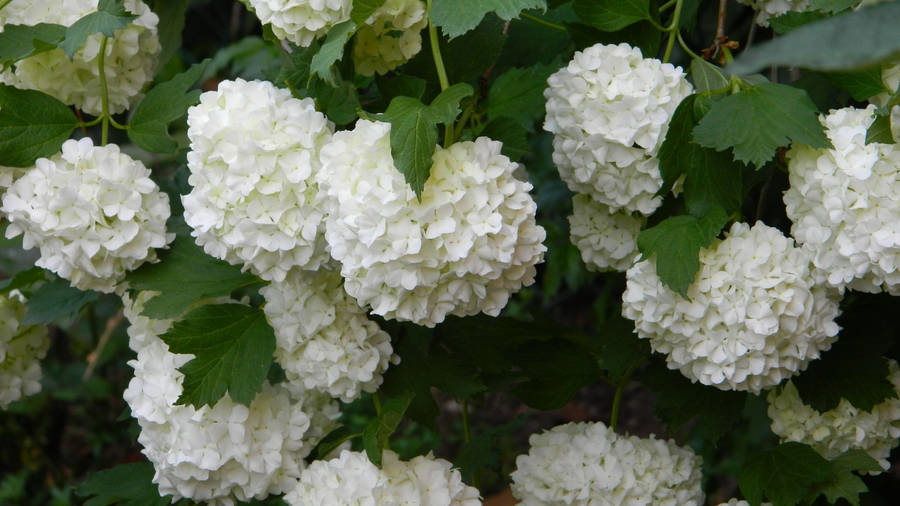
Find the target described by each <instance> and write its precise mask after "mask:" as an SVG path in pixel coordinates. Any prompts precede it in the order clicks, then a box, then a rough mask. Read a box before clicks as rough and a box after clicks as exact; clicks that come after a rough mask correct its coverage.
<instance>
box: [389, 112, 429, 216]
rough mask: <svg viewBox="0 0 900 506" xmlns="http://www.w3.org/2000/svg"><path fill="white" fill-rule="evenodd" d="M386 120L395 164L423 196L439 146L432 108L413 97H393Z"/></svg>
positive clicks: (418, 194)
mask: <svg viewBox="0 0 900 506" xmlns="http://www.w3.org/2000/svg"><path fill="white" fill-rule="evenodd" d="M384 119H385V120H387V121H389V122H390V123H391V154H392V155H393V157H394V166H395V167H396V168H397V170H399V171H400V173H401V174H403V177H404V178H406V182H407V183H409V186H410V187H411V188H412V189H413V191H414V192H416V196H417V197H420V198H421V196H422V190H423V189H424V188H425V181H427V180H428V176H429V174H430V172H431V157H432V155H433V154H434V149H435V146H436V145H437V138H438V131H437V124H436V123H435V122H434V119H433V118H432V116H431V114H430V112H429V111H428V107H427V106H426V105H425V104H423V103H422V102H419V101H418V100H416V99H414V98H410V97H396V98H395V99H393V100H391V104H390V105H389V106H388V108H387V111H385V113H384Z"/></svg>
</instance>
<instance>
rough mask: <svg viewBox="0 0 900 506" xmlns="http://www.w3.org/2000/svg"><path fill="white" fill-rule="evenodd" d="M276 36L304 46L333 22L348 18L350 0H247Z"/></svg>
mask: <svg viewBox="0 0 900 506" xmlns="http://www.w3.org/2000/svg"><path fill="white" fill-rule="evenodd" d="M249 2H250V6H251V7H252V8H253V10H254V11H255V12H256V15H257V17H259V20H260V21H262V23H263V24H269V25H271V26H272V32H273V33H274V34H275V36H276V37H278V38H279V39H284V40H289V41H291V42H293V43H294V44H297V45H298V46H303V47H307V46H309V45H310V44H312V42H313V41H314V40H316V39H317V38H319V37H321V36H323V35H325V34H326V33H328V30H330V29H331V27H333V26H334V25H336V24H338V23H342V22H344V21H347V20H348V19H350V11H351V10H352V9H353V2H352V1H351V0H249Z"/></svg>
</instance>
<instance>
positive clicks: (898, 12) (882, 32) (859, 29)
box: [729, 2, 900, 74]
mask: <svg viewBox="0 0 900 506" xmlns="http://www.w3.org/2000/svg"><path fill="white" fill-rule="evenodd" d="M898 25H900V3H897V2H888V3H882V4H878V5H874V6H871V7H867V8H865V9H859V10H855V11H850V12H847V13H845V14H841V15H838V16H835V17H832V18H828V19H825V20H822V21H818V22H815V23H810V24H808V25H804V26H801V27H799V28H797V29H795V30H793V31H791V32H790V33H788V34H786V35H784V36H781V37H778V38H776V39H773V40H771V41H768V42H763V43H761V44H756V45H754V46H753V47H752V48H750V49H748V50H746V51H745V52H744V53H743V54H741V56H740V57H739V58H738V59H737V60H735V62H734V63H733V64H732V65H730V66H729V71H731V72H732V73H734V74H749V73H752V72H756V71H759V70H762V69H765V68H768V67H770V66H773V65H775V66H788V67H803V68H807V69H811V70H854V69H859V68H865V67H868V66H870V65H874V64H876V63H880V62H883V61H886V60H887V59H889V58H891V57H893V56H895V55H896V54H897V53H898V52H900V30H897V26H898Z"/></svg>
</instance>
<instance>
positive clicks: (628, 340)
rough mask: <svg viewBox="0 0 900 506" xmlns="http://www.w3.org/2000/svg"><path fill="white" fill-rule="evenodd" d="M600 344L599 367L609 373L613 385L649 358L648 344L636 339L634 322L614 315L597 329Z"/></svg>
mask: <svg viewBox="0 0 900 506" xmlns="http://www.w3.org/2000/svg"><path fill="white" fill-rule="evenodd" d="M598 333H599V334H600V338H601V342H602V351H601V354H600V367H601V368H603V369H605V370H606V371H607V372H608V373H609V379H610V381H612V382H613V383H617V382H619V381H621V380H622V379H623V378H624V377H625V375H626V374H627V373H628V372H629V371H630V370H632V369H633V368H634V367H636V366H637V365H640V364H641V363H643V362H645V361H646V360H647V359H648V358H649V357H650V342H649V341H648V340H647V339H640V338H638V336H637V334H635V332H634V322H632V321H631V320H628V319H626V318H624V317H623V316H621V315H618V314H617V315H615V317H614V318H613V319H611V320H610V321H608V322H606V324H604V325H603V326H602V327H600V328H599V329H598Z"/></svg>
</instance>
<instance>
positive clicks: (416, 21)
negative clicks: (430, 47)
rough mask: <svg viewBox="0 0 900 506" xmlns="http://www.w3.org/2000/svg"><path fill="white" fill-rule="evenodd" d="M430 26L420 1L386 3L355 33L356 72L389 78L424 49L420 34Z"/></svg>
mask: <svg viewBox="0 0 900 506" xmlns="http://www.w3.org/2000/svg"><path fill="white" fill-rule="evenodd" d="M427 24H428V19H427V18H426V17H425V4H424V3H422V1H421V0H387V1H386V2H385V3H384V5H382V6H381V7H379V8H378V10H376V11H375V13H374V14H372V16H370V17H369V19H367V20H366V22H365V24H364V25H362V26H361V27H360V28H359V30H357V32H356V39H355V40H354V43H353V62H354V64H355V66H356V72H357V73H358V74H362V75H364V76H371V75H373V74H375V73H376V72H377V73H378V74H386V73H387V72H389V71H391V70H393V69H395V68H397V67H399V66H400V65H403V64H404V63H406V62H407V61H409V60H410V58H412V57H413V56H415V55H416V54H417V53H418V52H419V51H421V49H422V34H421V32H422V29H423V28H425V26H426V25H427Z"/></svg>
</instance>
